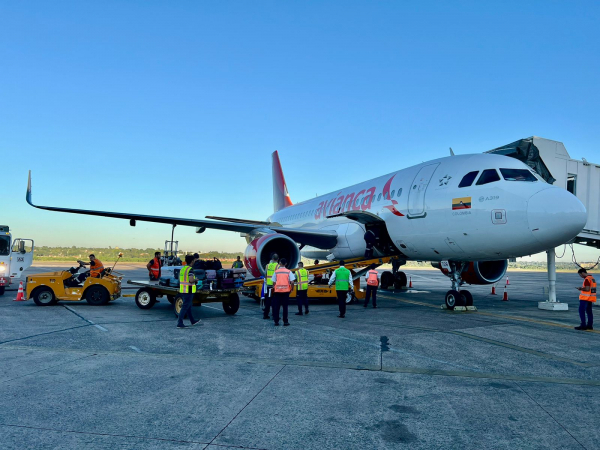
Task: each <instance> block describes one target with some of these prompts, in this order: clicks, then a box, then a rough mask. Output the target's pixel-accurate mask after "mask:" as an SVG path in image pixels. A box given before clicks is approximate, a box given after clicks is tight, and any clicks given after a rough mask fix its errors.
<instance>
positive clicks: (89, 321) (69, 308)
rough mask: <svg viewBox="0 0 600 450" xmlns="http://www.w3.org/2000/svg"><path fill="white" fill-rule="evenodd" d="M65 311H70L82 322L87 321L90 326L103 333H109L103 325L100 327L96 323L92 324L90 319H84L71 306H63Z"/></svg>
mask: <svg viewBox="0 0 600 450" xmlns="http://www.w3.org/2000/svg"><path fill="white" fill-rule="evenodd" d="M62 306H63V307H64V308H65V309H68V310H69V311H71V312H72V313H73V314H75V315H76V316H77V317H79V318H80V319H81V320H84V321H86V322H87V323H89V324H90V325H93V326H94V327H96V328H98V329H99V330H101V331H105V332H108V330H107V329H106V328H104V327H103V326H102V325H98V324H96V323H94V322H92V321H91V320H89V319H86V318H85V317H83V316H82V315H81V314H79V313H78V312H77V311H75V310H74V309H72V308H71V307H70V306H67V305H62Z"/></svg>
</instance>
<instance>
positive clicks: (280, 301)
mask: <svg viewBox="0 0 600 450" xmlns="http://www.w3.org/2000/svg"><path fill="white" fill-rule="evenodd" d="M286 264H287V261H286V260H285V258H281V260H280V261H279V267H278V268H277V270H276V271H275V273H273V276H272V277H271V281H272V282H273V321H274V322H275V326H276V327H278V326H279V309H280V308H281V307H283V326H284V327H287V326H289V324H290V322H289V321H288V301H289V299H290V292H292V283H293V282H294V281H296V276H295V275H294V274H293V272H292V271H291V270H288V269H286V267H285V266H286Z"/></svg>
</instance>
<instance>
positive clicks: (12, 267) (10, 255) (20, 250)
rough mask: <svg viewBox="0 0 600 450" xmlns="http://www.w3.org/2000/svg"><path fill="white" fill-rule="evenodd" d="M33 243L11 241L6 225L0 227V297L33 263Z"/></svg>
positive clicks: (20, 240)
mask: <svg viewBox="0 0 600 450" xmlns="http://www.w3.org/2000/svg"><path fill="white" fill-rule="evenodd" d="M33 248H34V247H33V241H32V240H31V239H20V238H18V239H15V240H14V241H13V240H12V235H11V233H10V228H9V227H8V225H0V295H3V294H4V291H5V290H6V287H7V286H9V285H10V284H11V283H12V282H13V281H16V280H18V279H20V278H21V274H22V273H23V272H24V271H25V270H27V269H28V268H29V267H30V266H31V264H32V263H33Z"/></svg>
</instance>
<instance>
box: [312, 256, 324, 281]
mask: <svg viewBox="0 0 600 450" xmlns="http://www.w3.org/2000/svg"><path fill="white" fill-rule="evenodd" d="M314 265H315V266H318V265H319V260H318V259H315V264H314ZM313 283H315V284H323V274H322V273H316V274H314V275H313Z"/></svg>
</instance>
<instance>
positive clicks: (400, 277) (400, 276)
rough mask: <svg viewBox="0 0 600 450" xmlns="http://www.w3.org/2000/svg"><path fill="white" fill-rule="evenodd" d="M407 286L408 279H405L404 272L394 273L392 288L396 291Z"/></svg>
mask: <svg viewBox="0 0 600 450" xmlns="http://www.w3.org/2000/svg"><path fill="white" fill-rule="evenodd" d="M406 286H408V278H406V274H405V273H404V272H398V273H396V279H395V282H394V287H395V288H396V289H401V288H403V287H406Z"/></svg>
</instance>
